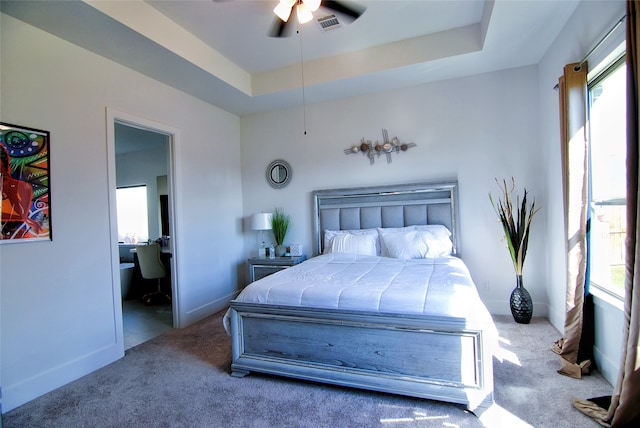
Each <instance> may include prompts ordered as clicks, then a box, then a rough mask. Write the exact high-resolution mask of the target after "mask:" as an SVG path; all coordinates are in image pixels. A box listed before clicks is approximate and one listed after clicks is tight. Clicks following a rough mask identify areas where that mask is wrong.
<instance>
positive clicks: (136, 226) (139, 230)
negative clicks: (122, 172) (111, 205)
mask: <svg viewBox="0 0 640 428" xmlns="http://www.w3.org/2000/svg"><path fill="white" fill-rule="evenodd" d="M116 205H117V210H118V242H125V243H131V244H135V243H137V242H145V241H148V240H149V219H148V211H147V186H132V187H120V188H118V189H116Z"/></svg>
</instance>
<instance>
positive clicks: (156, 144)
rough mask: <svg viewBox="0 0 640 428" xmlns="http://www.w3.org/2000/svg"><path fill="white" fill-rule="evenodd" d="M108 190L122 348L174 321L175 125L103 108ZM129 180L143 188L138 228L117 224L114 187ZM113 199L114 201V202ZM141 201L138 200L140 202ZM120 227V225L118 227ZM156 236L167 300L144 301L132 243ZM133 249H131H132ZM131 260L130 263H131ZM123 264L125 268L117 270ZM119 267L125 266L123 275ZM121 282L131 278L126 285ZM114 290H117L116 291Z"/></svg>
mask: <svg viewBox="0 0 640 428" xmlns="http://www.w3.org/2000/svg"><path fill="white" fill-rule="evenodd" d="M107 128H108V131H109V132H108V133H107V134H108V135H107V140H108V144H107V146H108V152H109V153H108V160H109V177H110V178H109V193H110V201H111V202H112V203H111V205H112V207H111V209H110V224H111V228H112V233H111V236H112V241H113V242H112V244H113V245H112V248H114V250H113V251H112V259H113V260H112V263H113V264H114V265H117V266H118V269H117V270H118V271H120V273H121V275H120V276H119V277H118V276H117V275H114V281H113V282H114V295H119V296H121V299H115V298H114V305H121V307H116V308H114V309H116V311H115V313H119V312H120V311H119V310H118V309H121V312H120V313H121V314H122V331H123V335H122V343H123V348H124V350H127V349H129V348H131V347H133V346H136V345H138V344H140V343H142V342H145V341H147V340H150V339H151V338H153V337H155V336H157V335H160V334H162V333H164V332H166V331H168V330H170V329H171V328H173V327H177V326H178V321H177V320H178V319H179V313H178V305H177V301H178V292H177V291H178V277H179V275H178V272H177V268H176V263H175V260H176V247H177V246H176V245H175V216H174V213H175V210H174V209H173V207H174V200H175V190H174V189H175V180H174V171H175V168H174V158H173V153H174V144H175V141H176V135H177V131H176V130H174V129H171V128H169V127H166V126H164V125H162V124H158V123H154V122H150V121H149V120H146V119H142V118H138V117H134V116H132V115H129V114H126V113H121V112H115V111H112V110H110V109H107ZM132 186H134V187H135V186H138V187H145V188H146V191H147V201H146V202H147V204H146V210H147V216H148V217H147V220H148V222H147V223H148V226H147V227H146V230H143V231H135V232H134V231H131V232H127V231H124V230H119V226H120V225H121V224H122V222H120V223H119V222H118V220H117V218H118V211H119V210H118V203H120V204H121V205H122V202H116V201H117V200H118V198H117V197H116V195H117V193H118V192H119V191H120V190H121V189H126V188H129V187H132ZM114 202H115V203H114ZM141 205H143V204H141ZM120 229H122V228H120ZM147 242H148V243H155V242H158V243H160V244H161V246H162V262H163V264H164V265H165V266H166V270H167V273H168V275H167V277H166V278H165V279H163V280H162V287H163V289H165V290H166V292H167V294H170V295H171V301H170V302H159V303H158V304H152V305H145V304H144V302H143V301H142V299H141V297H142V294H143V293H144V292H145V291H148V289H147V288H146V287H148V286H149V285H154V284H151V282H149V280H145V279H143V278H142V276H141V273H140V268H139V264H138V263H137V260H136V254H135V245H137V244H138V245H139V244H140V243H147ZM132 250H133V251H132ZM131 265H133V266H131ZM121 269H124V270H121ZM122 272H125V274H124V275H123V274H122ZM125 283H127V284H130V287H129V288H128V289H126V287H125V286H124V285H125ZM118 291H119V293H118Z"/></svg>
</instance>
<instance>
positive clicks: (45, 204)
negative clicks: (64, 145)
mask: <svg viewBox="0 0 640 428" xmlns="http://www.w3.org/2000/svg"><path fill="white" fill-rule="evenodd" d="M0 177H1V180H0V190H2V205H1V206H0V218H1V221H0V244H8V243H17V242H30V241H45V240H51V239H52V236H51V195H50V185H49V132H48V131H41V130H38V129H32V128H26V127H24V126H16V125H11V124H9V123H3V122H0Z"/></svg>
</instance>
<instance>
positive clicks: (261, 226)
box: [251, 213, 272, 257]
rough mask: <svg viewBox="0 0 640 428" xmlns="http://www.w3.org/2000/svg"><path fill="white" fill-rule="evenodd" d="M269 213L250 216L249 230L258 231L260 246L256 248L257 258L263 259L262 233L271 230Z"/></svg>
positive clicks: (264, 251) (264, 254)
mask: <svg viewBox="0 0 640 428" xmlns="http://www.w3.org/2000/svg"><path fill="white" fill-rule="evenodd" d="M271 215H272V214H271V213H259V214H254V215H253V216H251V229H253V230H259V231H260V242H261V243H260V246H259V247H258V257H265V256H266V250H265V246H264V231H265V230H271Z"/></svg>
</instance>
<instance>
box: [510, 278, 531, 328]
mask: <svg viewBox="0 0 640 428" xmlns="http://www.w3.org/2000/svg"><path fill="white" fill-rule="evenodd" d="M509 304H510V306H511V315H513V319H514V320H515V321H516V322H517V323H520V324H529V321H531V316H532V315H533V302H532V301H531V295H530V294H529V292H528V291H527V290H526V289H525V288H524V285H522V275H516V288H514V289H513V291H512V292H511V299H510V301H509Z"/></svg>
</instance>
